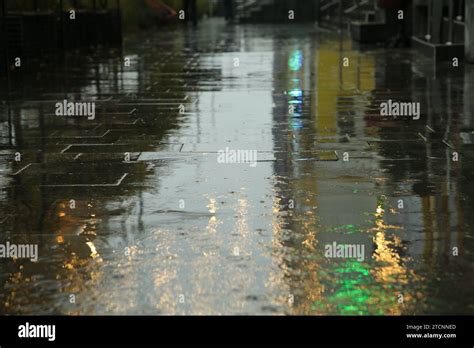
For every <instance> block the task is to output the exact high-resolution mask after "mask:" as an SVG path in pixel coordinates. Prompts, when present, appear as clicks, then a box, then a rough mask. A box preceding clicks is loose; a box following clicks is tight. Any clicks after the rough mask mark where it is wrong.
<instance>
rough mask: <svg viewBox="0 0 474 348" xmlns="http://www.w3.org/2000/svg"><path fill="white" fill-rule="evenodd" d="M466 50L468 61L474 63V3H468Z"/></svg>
mask: <svg viewBox="0 0 474 348" xmlns="http://www.w3.org/2000/svg"><path fill="white" fill-rule="evenodd" d="M465 4H466V22H465V26H464V31H465V49H466V60H467V61H468V62H470V63H474V1H466V2H465Z"/></svg>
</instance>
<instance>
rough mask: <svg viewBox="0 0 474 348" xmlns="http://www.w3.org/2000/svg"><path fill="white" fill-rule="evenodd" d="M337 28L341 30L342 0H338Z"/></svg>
mask: <svg viewBox="0 0 474 348" xmlns="http://www.w3.org/2000/svg"><path fill="white" fill-rule="evenodd" d="M339 30H340V31H341V32H342V0H339Z"/></svg>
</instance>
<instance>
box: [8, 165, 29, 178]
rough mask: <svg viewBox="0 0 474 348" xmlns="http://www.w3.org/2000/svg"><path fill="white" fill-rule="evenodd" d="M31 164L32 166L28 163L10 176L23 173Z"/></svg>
mask: <svg viewBox="0 0 474 348" xmlns="http://www.w3.org/2000/svg"><path fill="white" fill-rule="evenodd" d="M32 164H33V163H30V164H28V165H26V166H24V167H23V168H21V169H20V170H19V171H17V172H16V173H14V174H12V175H13V176H15V175H18V174H20V173H21V172H22V171H24V170H25V169H26V168H28V167H29V166H31V165H32Z"/></svg>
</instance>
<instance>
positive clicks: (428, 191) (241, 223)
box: [0, 20, 474, 315]
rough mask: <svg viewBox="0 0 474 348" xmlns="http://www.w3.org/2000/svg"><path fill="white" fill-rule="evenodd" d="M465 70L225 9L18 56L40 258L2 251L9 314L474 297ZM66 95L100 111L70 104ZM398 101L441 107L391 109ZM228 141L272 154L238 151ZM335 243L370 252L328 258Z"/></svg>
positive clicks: (473, 154) (16, 223)
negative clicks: (90, 112)
mask: <svg viewBox="0 0 474 348" xmlns="http://www.w3.org/2000/svg"><path fill="white" fill-rule="evenodd" d="M344 57H347V58H349V64H348V66H344V65H343V64H342V62H343V58H344ZM125 58H130V66H125V65H124V61H125ZM458 69H459V71H458V70H457V69H451V70H449V71H446V70H443V69H441V70H440V71H435V69H434V67H433V64H432V63H431V62H430V61H427V60H426V59H425V58H423V57H421V56H419V55H418V54H417V53H415V52H413V51H411V50H398V49H391V50H384V49H380V48H373V47H372V48H370V47H368V48H366V47H363V48H362V47H355V46H354V45H353V44H352V42H351V41H350V40H349V39H348V38H346V37H341V36H340V35H338V34H337V33H331V32H327V31H325V30H321V31H319V30H316V29H315V28H314V27H312V26H305V25H282V26H273V25H263V26H259V25H248V26H247V25H239V26H228V25H226V24H224V22H223V21H219V20H209V21H206V22H203V23H201V24H200V25H199V27H198V29H197V30H194V29H192V28H175V29H171V28H170V29H160V30H159V31H156V32H153V33H148V34H146V35H143V34H140V35H136V36H131V37H129V38H127V40H126V41H125V45H124V49H123V52H117V51H113V50H112V51H111V50H105V49H103V50H98V51H96V52H93V53H85V52H81V53H75V54H71V55H68V56H67V57H65V59H64V61H63V62H62V64H59V65H58V64H56V65H51V64H42V65H41V66H39V68H38V69H37V70H36V72H35V73H31V72H29V73H18V72H15V73H12V75H13V76H12V79H11V81H10V82H9V85H10V92H9V94H8V97H7V94H6V85H7V83H6V81H5V79H2V86H3V87H2V95H3V96H2V100H4V102H3V104H2V106H1V112H0V131H1V138H0V141H1V142H0V236H1V240H0V242H1V243H5V242H6V241H10V242H11V243H17V244H22V243H23V244H24V243H28V244H38V246H39V259H38V262H36V263H34V262H30V261H29V260H24V259H13V260H12V259H0V264H1V268H0V283H1V289H2V290H1V291H0V313H4V314H71V315H77V314H294V315H297V314H304V315H324V314H330V315H334V314H343V315H362V314H373V315H382V314H385V315H387V314H388V315H399V314H407V315H412V314H473V313H474V289H473V288H472V284H473V282H474V278H473V275H474V272H473V271H474V254H473V252H474V240H473V237H474V216H473V214H472V212H473V207H474V188H473V186H472V185H471V173H472V172H473V169H474V116H473V114H472V111H473V109H474V103H473V100H474V67H470V66H466V67H459V68H458ZM63 99H71V100H77V101H90V102H95V103H96V107H97V110H96V115H95V118H94V119H93V120H88V119H87V118H85V117H58V116H56V115H55V104H56V103H57V102H62V100H63ZM389 99H392V100H402V101H403V100H405V101H416V102H420V103H421V117H420V119H419V120H413V119H409V118H401V117H400V118H392V117H381V116H380V110H379V105H380V103H381V102H384V101H387V100H389ZM226 148H227V149H234V150H249V151H257V153H258V159H257V161H256V163H253V164H252V165H249V163H241V164H238V163H227V164H224V163H220V161H219V160H218V158H219V151H221V150H225V149H226ZM18 154H20V157H18ZM456 156H457V157H456ZM470 212H471V213H470ZM334 242H336V243H339V244H354V245H359V246H362V245H363V246H364V248H365V249H364V250H365V255H364V258H363V260H361V259H357V258H328V257H326V255H325V247H326V246H327V245H332V244H333V243H334Z"/></svg>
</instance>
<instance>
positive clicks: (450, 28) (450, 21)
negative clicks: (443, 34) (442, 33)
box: [448, 0, 454, 44]
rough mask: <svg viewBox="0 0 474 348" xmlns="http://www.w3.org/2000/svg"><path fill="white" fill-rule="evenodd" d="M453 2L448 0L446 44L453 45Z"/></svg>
mask: <svg viewBox="0 0 474 348" xmlns="http://www.w3.org/2000/svg"><path fill="white" fill-rule="evenodd" d="M453 1H454V0H449V18H448V43H449V44H452V43H453V25H454V23H453V21H454V4H453Z"/></svg>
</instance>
